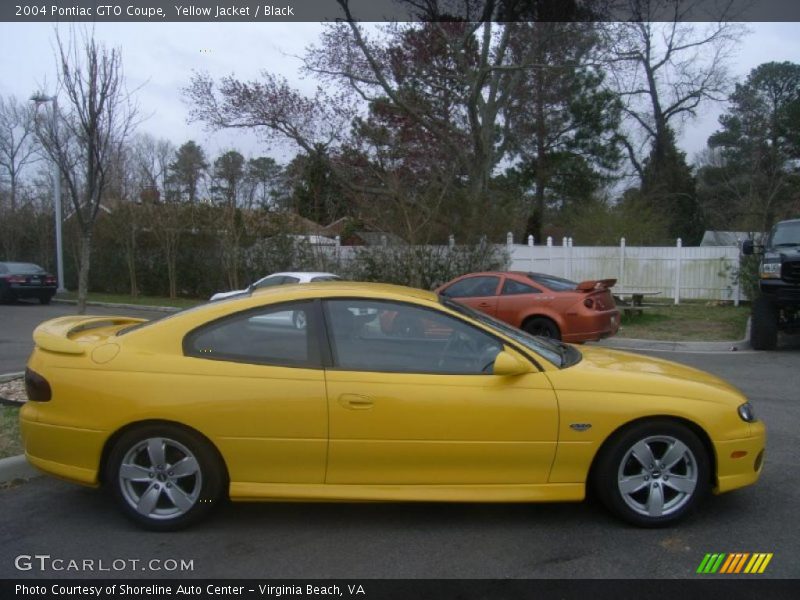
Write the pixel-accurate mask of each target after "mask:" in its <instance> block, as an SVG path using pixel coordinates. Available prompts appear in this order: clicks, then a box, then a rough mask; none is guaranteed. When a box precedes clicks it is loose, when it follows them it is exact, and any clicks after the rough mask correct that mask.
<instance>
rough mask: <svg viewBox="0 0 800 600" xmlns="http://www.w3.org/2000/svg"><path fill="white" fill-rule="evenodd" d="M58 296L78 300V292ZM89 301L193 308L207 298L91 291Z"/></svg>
mask: <svg viewBox="0 0 800 600" xmlns="http://www.w3.org/2000/svg"><path fill="white" fill-rule="evenodd" d="M57 297H58V298H63V299H64V300H77V299H78V294H77V292H67V293H66V294H59V295H58V296H57ZM88 300H89V302H112V303H116V304H137V305H141V306H174V307H175V308H191V307H192V306H197V305H198V304H202V303H203V302H205V300H198V299H196V298H164V297H162V296H136V297H133V296H128V295H126V294H98V293H94V292H92V293H90V294H89V297H88Z"/></svg>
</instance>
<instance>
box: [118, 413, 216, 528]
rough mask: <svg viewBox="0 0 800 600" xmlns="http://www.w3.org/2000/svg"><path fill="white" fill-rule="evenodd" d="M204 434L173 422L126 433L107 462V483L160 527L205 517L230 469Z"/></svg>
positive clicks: (138, 518)
mask: <svg viewBox="0 0 800 600" xmlns="http://www.w3.org/2000/svg"><path fill="white" fill-rule="evenodd" d="M220 463H221V461H220V459H219V458H218V456H217V454H216V452H215V451H214V449H213V448H211V446H210V445H209V443H208V442H207V441H206V440H204V439H203V438H201V437H200V436H199V435H197V434H195V433H192V432H190V431H188V430H185V429H182V428H180V427H176V426H171V425H149V426H144V427H141V428H138V429H135V430H132V431H129V432H127V433H125V434H123V435H122V436H121V437H120V439H119V440H118V441H117V443H116V444H115V445H114V447H113V449H112V451H111V454H110V456H109V460H108V463H107V471H106V483H107V485H109V486H110V487H111V489H112V491H113V493H114V496H115V498H116V499H117V502H118V503H119V504H120V506H121V507H122V510H123V512H125V514H126V515H127V516H128V517H130V518H131V519H133V520H134V521H135V522H136V523H138V524H139V525H141V526H143V527H145V528H147V529H153V530H157V531H173V530H176V529H181V528H183V527H186V526H188V525H190V524H191V523H194V522H196V521H197V520H199V519H200V518H202V517H204V516H205V515H206V514H207V513H208V512H209V511H210V510H211V509H212V508H213V507H214V506H215V505H216V504H218V503H219V501H220V500H221V499H222V498H223V496H224V491H225V481H226V477H225V471H224V468H223V467H222V465H221V464H220Z"/></svg>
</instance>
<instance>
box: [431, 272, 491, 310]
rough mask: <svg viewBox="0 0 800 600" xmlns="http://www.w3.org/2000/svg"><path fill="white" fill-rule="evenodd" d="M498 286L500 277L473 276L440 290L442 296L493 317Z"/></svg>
mask: <svg viewBox="0 0 800 600" xmlns="http://www.w3.org/2000/svg"><path fill="white" fill-rule="evenodd" d="M499 284H500V277H498V276H496V275H474V276H470V277H464V278H462V279H459V280H458V281H455V282H454V283H453V284H452V285H449V286H448V287H446V288H445V289H444V290H442V295H443V296H447V297H448V298H452V299H453V300H456V301H458V302H461V303H462V304H466V305H467V306H471V307H472V308H474V309H476V310H480V311H481V312H485V313H486V314H487V315H492V316H493V317H494V316H496V315H497V288H498V286H499Z"/></svg>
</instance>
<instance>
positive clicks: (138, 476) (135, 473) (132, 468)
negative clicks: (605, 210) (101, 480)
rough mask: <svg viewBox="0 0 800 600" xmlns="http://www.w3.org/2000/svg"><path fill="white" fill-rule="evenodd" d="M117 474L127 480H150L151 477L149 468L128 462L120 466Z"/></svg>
mask: <svg viewBox="0 0 800 600" xmlns="http://www.w3.org/2000/svg"><path fill="white" fill-rule="evenodd" d="M119 476H120V477H122V478H123V479H127V480H128V481H150V480H151V479H152V478H153V475H152V471H150V469H147V468H145V467H142V466H140V465H134V464H130V463H128V464H124V465H122V466H120V468H119Z"/></svg>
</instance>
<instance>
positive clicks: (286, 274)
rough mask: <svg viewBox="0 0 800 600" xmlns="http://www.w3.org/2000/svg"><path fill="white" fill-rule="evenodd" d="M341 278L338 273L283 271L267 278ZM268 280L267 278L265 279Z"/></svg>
mask: <svg viewBox="0 0 800 600" xmlns="http://www.w3.org/2000/svg"><path fill="white" fill-rule="evenodd" d="M277 276H282V277H339V276H338V275H337V274H336V273H325V272H324V271H281V272H279V273H271V274H269V275H267V277H277ZM265 279H266V278H265Z"/></svg>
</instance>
